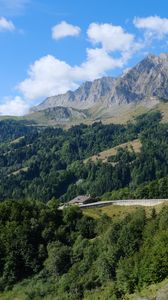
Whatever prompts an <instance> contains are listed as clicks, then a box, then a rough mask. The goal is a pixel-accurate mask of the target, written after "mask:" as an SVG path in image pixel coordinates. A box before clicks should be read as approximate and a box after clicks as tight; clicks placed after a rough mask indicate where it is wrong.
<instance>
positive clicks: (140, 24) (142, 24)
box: [133, 16, 168, 39]
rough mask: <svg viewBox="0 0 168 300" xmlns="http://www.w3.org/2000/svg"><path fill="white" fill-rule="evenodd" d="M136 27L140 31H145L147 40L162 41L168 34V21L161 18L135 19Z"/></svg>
mask: <svg viewBox="0 0 168 300" xmlns="http://www.w3.org/2000/svg"><path fill="white" fill-rule="evenodd" d="M133 23H134V25H135V26H136V27H137V28H138V29H144V30H145V34H146V37H147V38H152V37H155V38H158V39H162V38H164V37H165V36H166V35H167V34H168V19H167V18H160V17H159V16H150V17H147V18H138V17H136V18H134V21H133Z"/></svg>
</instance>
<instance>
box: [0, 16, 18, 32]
mask: <svg viewBox="0 0 168 300" xmlns="http://www.w3.org/2000/svg"><path fill="white" fill-rule="evenodd" d="M14 30H15V26H14V24H13V23H12V21H10V20H7V19H6V18H4V17H0V31H14Z"/></svg>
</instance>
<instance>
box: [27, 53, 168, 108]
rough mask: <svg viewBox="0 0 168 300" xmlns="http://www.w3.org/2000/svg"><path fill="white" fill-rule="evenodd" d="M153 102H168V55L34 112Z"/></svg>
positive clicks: (49, 101) (52, 99)
mask: <svg viewBox="0 0 168 300" xmlns="http://www.w3.org/2000/svg"><path fill="white" fill-rule="evenodd" d="M153 98H156V99H168V54H167V53H163V54H160V56H155V55H148V56H147V57H146V58H145V59H144V60H142V61H141V62H140V63H139V64H137V65H136V66H135V67H133V68H132V69H130V70H129V71H128V72H127V73H126V74H124V75H122V76H120V77H118V78H111V77H103V78H100V79H97V80H94V81H93V82H85V83H83V84H82V85H81V86H80V87H79V88H78V89H77V90H75V91H74V92H72V91H68V92H67V93H66V94H62V95H57V96H53V97H49V98H47V99H46V100H45V101H44V102H43V103H41V104H40V105H38V106H36V107H34V108H32V110H31V111H32V112H35V111H41V110H44V109H47V108H52V107H57V106H64V107H74V108H77V109H84V108H91V107H93V106H94V105H95V104H101V105H104V106H106V107H107V106H112V105H113V104H118V105H120V104H127V103H132V102H133V103H136V102H139V101H142V100H146V99H148V100H149V101H150V100H152V99H153Z"/></svg>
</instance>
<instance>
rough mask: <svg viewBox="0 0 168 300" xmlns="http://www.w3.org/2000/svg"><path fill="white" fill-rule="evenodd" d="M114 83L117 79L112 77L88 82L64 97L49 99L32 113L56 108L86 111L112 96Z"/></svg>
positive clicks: (33, 109)
mask: <svg viewBox="0 0 168 300" xmlns="http://www.w3.org/2000/svg"><path fill="white" fill-rule="evenodd" d="M114 82H115V79H114V78H111V77H103V78H101V79H96V80H94V81H93V82H91V81H86V82H84V83H83V84H82V85H81V86H80V87H79V88H78V89H77V90H75V91H74V92H72V91H68V92H67V93H65V94H62V95H57V96H52V97H49V98H47V99H46V100H45V101H44V102H42V103H41V104H40V105H38V106H36V107H33V108H32V110H31V112H35V111H40V110H44V109H46V108H49V107H56V106H64V107H74V108H79V109H84V108H90V107H92V106H93V105H95V104H96V103H97V102H99V103H104V101H105V100H106V98H107V97H108V96H110V92H111V90H112V86H113V85H114Z"/></svg>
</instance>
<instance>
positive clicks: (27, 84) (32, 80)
mask: <svg viewBox="0 0 168 300" xmlns="http://www.w3.org/2000/svg"><path fill="white" fill-rule="evenodd" d="M71 73H72V67H71V66H70V65H68V64H67V63H66V62H64V61H61V60H58V59H57V58H55V57H54V56H52V55H47V56H44V57H42V58H40V59H39V60H37V61H35V62H34V64H33V65H31V66H30V67H29V71H28V78H27V79H25V80H24V81H22V82H21V83H20V84H19V85H18V89H19V90H20V91H21V92H22V93H23V94H24V96H25V97H26V98H28V99H36V98H39V97H46V96H51V95H54V94H60V93H64V92H66V91H67V90H68V89H74V88H76V87H77V85H76V84H75V83H74V82H73V79H72V75H71Z"/></svg>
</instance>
